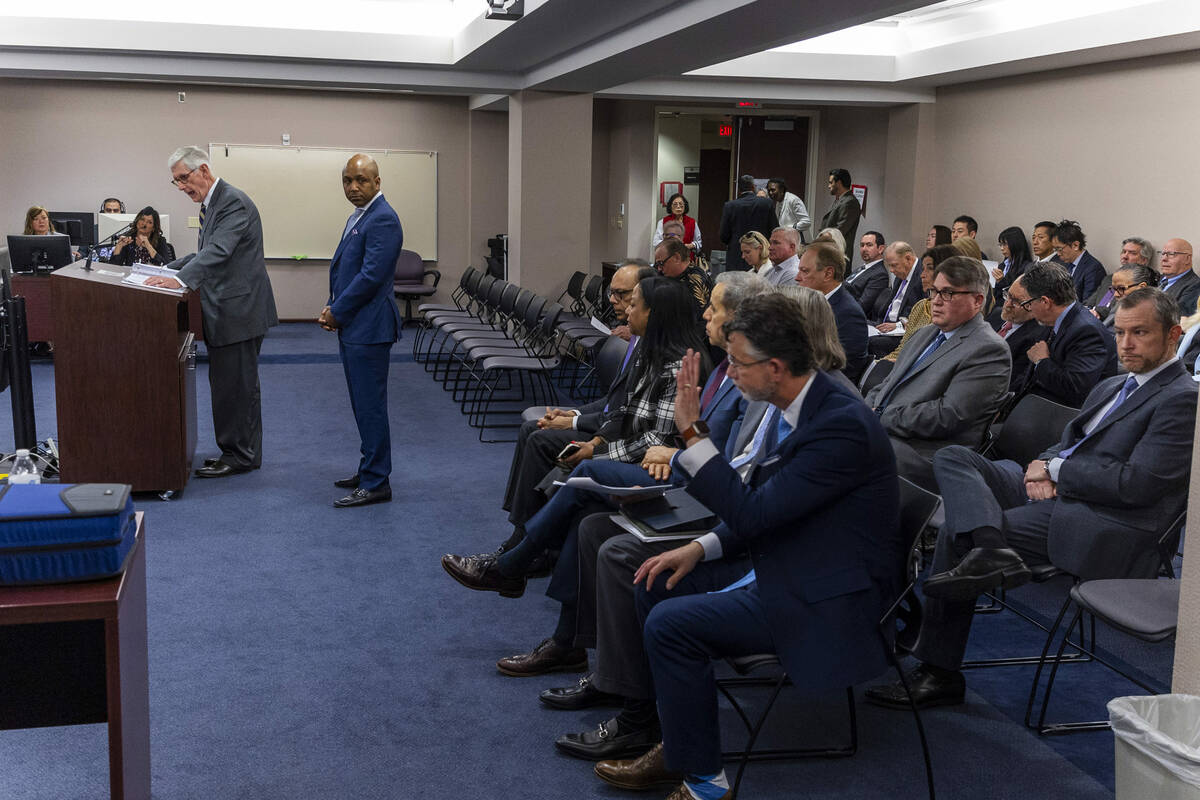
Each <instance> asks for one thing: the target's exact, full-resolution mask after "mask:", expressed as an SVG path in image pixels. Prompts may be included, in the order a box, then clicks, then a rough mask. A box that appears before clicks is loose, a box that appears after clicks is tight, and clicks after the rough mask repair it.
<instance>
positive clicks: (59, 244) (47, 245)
mask: <svg viewBox="0 0 1200 800" xmlns="http://www.w3.org/2000/svg"><path fill="white" fill-rule="evenodd" d="M8 256H9V259H10V260H11V261H12V267H13V272H49V271H50V270H52V269H57V268H58V267H65V266H66V265H67V264H70V263H71V262H72V261H74V260H75V259H74V258H73V257H72V256H71V238H70V237H69V236H64V235H62V234H58V233H52V234H50V235H48V236H9V237H8Z"/></svg>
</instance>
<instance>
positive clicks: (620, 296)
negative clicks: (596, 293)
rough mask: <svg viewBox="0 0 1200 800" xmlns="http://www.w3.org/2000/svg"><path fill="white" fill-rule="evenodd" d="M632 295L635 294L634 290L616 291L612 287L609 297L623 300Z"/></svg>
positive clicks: (609, 288) (609, 290)
mask: <svg viewBox="0 0 1200 800" xmlns="http://www.w3.org/2000/svg"><path fill="white" fill-rule="evenodd" d="M631 294H633V289H614V288H613V287H611V286H610V287H608V296H609V297H615V298H617V299H618V300H623V299H625V298H626V297H628V296H629V295H631Z"/></svg>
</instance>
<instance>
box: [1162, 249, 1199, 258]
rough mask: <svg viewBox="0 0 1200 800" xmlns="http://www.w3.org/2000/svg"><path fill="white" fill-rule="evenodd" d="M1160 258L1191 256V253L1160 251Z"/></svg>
mask: <svg viewBox="0 0 1200 800" xmlns="http://www.w3.org/2000/svg"><path fill="white" fill-rule="evenodd" d="M1158 255H1159V257H1160V258H1174V257H1175V256H1190V255H1191V253H1185V252H1183V251H1182V250H1159V251H1158Z"/></svg>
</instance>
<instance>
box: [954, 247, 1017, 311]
mask: <svg viewBox="0 0 1200 800" xmlns="http://www.w3.org/2000/svg"><path fill="white" fill-rule="evenodd" d="M960 241H961V240H960ZM933 274H934V275H945V276H946V280H947V281H949V282H950V285H951V286H953V287H955V288H957V289H966V290H967V291H968V292H973V293H975V294H979V295H983V296H984V297H985V298H986V297H987V296H988V295H989V294H991V291H992V288H991V281H989V280H988V272H987V267H985V266H983V262H982V261H980V260H979V259H977V258H970V257H969V256H950V258H947V259H946V260H945V261H943V262H942V263H940V264H938V265H937V266H936V267H934V269H933ZM1022 285H1024V283H1022ZM1026 288H1028V287H1026Z"/></svg>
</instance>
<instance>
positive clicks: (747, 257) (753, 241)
mask: <svg viewBox="0 0 1200 800" xmlns="http://www.w3.org/2000/svg"><path fill="white" fill-rule="evenodd" d="M740 244H741V253H742V260H743V261H745V262H746V267H747V268H748V269H749V271H750V272H753V273H755V274H756V275H758V276H760V277H761V276H762V274H763V273H764V272H769V271H770V270H771V267H772V264H771V255H770V252H771V243H770V242H769V241H767V237H765V236H763V235H762V234H761V233H759V232H758V231H750V232H749V233H747V234H746V235H745V236H743V237H742V241H741V243H740Z"/></svg>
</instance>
